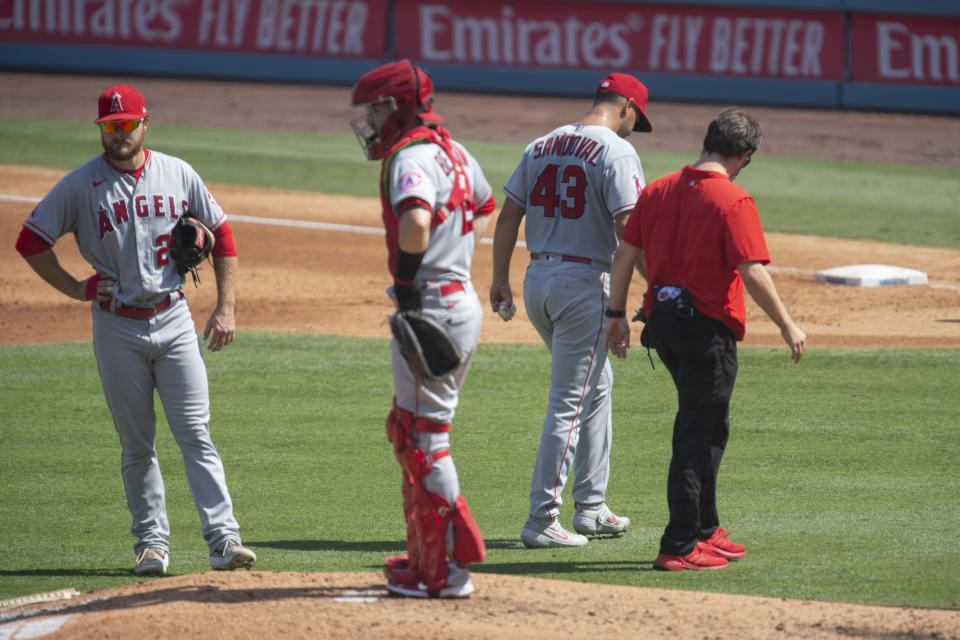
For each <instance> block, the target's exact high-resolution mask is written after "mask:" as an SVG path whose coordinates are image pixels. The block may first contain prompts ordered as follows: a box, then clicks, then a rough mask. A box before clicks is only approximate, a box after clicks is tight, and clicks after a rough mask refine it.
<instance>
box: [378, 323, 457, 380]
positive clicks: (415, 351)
mask: <svg viewBox="0 0 960 640" xmlns="http://www.w3.org/2000/svg"><path fill="white" fill-rule="evenodd" d="M390 332H391V333H392V334H393V337H394V339H395V340H396V341H397V346H398V347H399V348H400V353H401V354H402V355H403V357H404V359H405V360H406V361H407V363H408V364H409V365H410V368H411V369H412V370H413V373H414V375H416V376H417V378H418V379H420V380H438V379H440V378H442V377H443V376H445V375H447V374H448V373H450V372H451V371H453V370H454V369H456V368H457V367H458V366H460V363H461V362H462V361H463V354H462V353H461V352H460V347H459V346H457V343H456V342H454V340H453V338H451V337H450V334H449V333H447V330H446V329H444V328H443V326H442V325H440V324H439V323H438V322H437V321H436V320H433V319H432V318H429V317H427V316H426V315H424V314H423V313H421V312H420V311H397V312H396V313H394V314H393V315H392V316H390Z"/></svg>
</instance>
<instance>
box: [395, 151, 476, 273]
mask: <svg viewBox="0 0 960 640" xmlns="http://www.w3.org/2000/svg"><path fill="white" fill-rule="evenodd" d="M450 147H451V151H452V152H453V153H456V154H459V155H460V158H459V162H460V166H462V167H463V169H464V171H465V174H466V179H467V181H468V182H469V188H470V190H471V193H472V194H473V201H474V203H476V205H478V206H479V205H481V204H483V203H484V202H485V201H487V200H489V199H490V196H491V195H492V193H493V190H492V189H491V187H490V183H489V182H487V179H486V177H485V176H484V175H483V170H481V169H480V165H479V164H478V163H477V161H476V159H474V157H473V156H471V155H470V153H469V152H468V151H467V150H466V149H465V148H464V147H463V145H461V144H459V143H458V142H456V141H454V140H451V141H450ZM453 179H454V173H453V168H452V167H451V166H450V160H449V159H448V158H447V154H446V153H444V151H443V149H441V148H440V147H439V146H437V145H435V144H414V145H411V146H408V147H405V148H404V149H401V150H400V151H399V152H397V154H396V156H395V157H394V158H393V162H392V164H391V165H390V177H389V185H390V204H391V205H392V206H394V207H396V205H397V203H399V202H402V201H403V200H406V199H407V198H418V199H420V200H422V201H424V202H425V203H426V204H427V205H428V206H429V208H430V209H431V210H432V211H437V210H438V209H440V208H441V207H443V206H444V205H445V204H446V203H447V201H448V200H449V199H450V194H451V192H452V190H453ZM441 215H445V219H444V220H443V221H442V222H440V221H439V220H438V217H439V216H437V215H435V216H434V226H433V228H432V229H431V230H430V244H429V245H428V247H427V252H426V254H425V255H424V256H423V262H422V263H421V265H420V270H419V271H418V272H417V278H418V279H422V280H458V281H463V280H469V279H470V263H471V261H472V260H473V250H474V247H475V246H476V241H475V239H474V235H473V233H472V231H473V211H467V210H465V209H460V210H458V211H453V212H446V213H445V214H441Z"/></svg>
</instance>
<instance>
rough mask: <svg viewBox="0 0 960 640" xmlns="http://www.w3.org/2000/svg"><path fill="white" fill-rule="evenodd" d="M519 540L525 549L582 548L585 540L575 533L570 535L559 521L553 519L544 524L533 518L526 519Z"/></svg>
mask: <svg viewBox="0 0 960 640" xmlns="http://www.w3.org/2000/svg"><path fill="white" fill-rule="evenodd" d="M520 540H521V541H522V542H523V546H525V547H526V548H527V549H549V548H557V547H583V546H585V545H586V544H587V538H586V537H585V536H581V535H579V534H576V533H570V532H569V531H567V530H566V529H564V528H563V527H561V526H560V521H559V520H557V519H556V518H554V519H553V520H551V521H550V522H549V523H547V524H544V523H543V521H538V520H536V519H534V518H528V519H527V524H525V525H524V527H523V530H522V531H521V532H520Z"/></svg>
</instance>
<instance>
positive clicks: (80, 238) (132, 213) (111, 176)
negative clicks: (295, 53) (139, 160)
mask: <svg viewBox="0 0 960 640" xmlns="http://www.w3.org/2000/svg"><path fill="white" fill-rule="evenodd" d="M187 209H189V211H190V215H192V216H193V217H195V218H197V219H198V220H200V221H201V222H203V223H205V224H206V225H207V226H208V227H210V228H211V229H216V228H217V227H219V226H220V225H222V224H223V221H224V220H226V216H225V215H224V213H223V210H222V209H221V208H220V205H218V204H217V203H216V201H215V200H214V199H213V197H212V196H211V195H210V193H209V191H207V188H206V187H205V186H204V184H203V180H201V179H200V176H199V175H197V173H196V171H194V170H193V168H192V167H190V165H189V164H187V163H186V162H184V161H183V160H180V159H179V158H175V157H173V156H168V155H166V154H163V153H160V152H157V151H149V152H147V159H146V162H145V163H144V166H143V170H142V172H141V173H140V175H139V177H136V176H134V175H133V174H132V173H129V172H126V171H122V170H120V169H117V168H115V167H114V166H112V165H111V164H110V163H109V162H107V160H106V159H105V158H104V157H103V156H102V155H101V156H97V157H95V158H92V159H91V160H89V161H88V162H87V163H86V164H84V165H83V166H81V167H79V168H77V169H75V170H73V171H71V172H70V173H69V174H67V175H66V176H65V177H64V178H63V179H62V180H60V182H59V183H57V185H56V186H55V187H54V188H53V189H52V190H51V191H50V193H49V194H47V196H46V197H45V198H44V199H43V200H41V201H40V204H38V205H37V208H36V209H35V210H34V211H33V213H32V214H30V218H29V219H28V220H27V221H26V222H25V223H24V225H25V226H26V227H28V228H29V229H31V230H32V231H34V232H36V233H37V234H38V235H40V236H41V237H42V238H43V239H44V240H46V241H47V242H49V243H50V244H51V245H52V244H53V243H54V242H56V240H57V239H58V238H59V237H61V236H63V235H65V234H67V233H73V234H74V235H75V236H76V240H77V246H78V247H79V249H80V254H81V255H82V256H83V257H84V259H86V261H87V262H89V263H90V265H91V266H92V267H93V268H94V269H96V270H97V271H98V272H100V273H103V274H106V275H108V276H110V277H111V278H114V279H116V280H117V284H116V285H115V286H114V289H113V295H114V298H115V300H116V301H117V302H119V303H122V304H127V305H134V306H150V305H152V304H155V303H156V302H157V301H159V300H162V299H163V297H164V296H166V295H168V294H169V293H170V292H172V291H176V290H177V289H179V288H180V286H181V285H182V284H183V282H184V278H183V276H181V275H179V274H178V273H177V270H176V268H174V265H173V260H172V258H171V257H170V232H171V231H172V230H173V226H174V224H176V221H177V219H178V218H179V217H180V216H181V215H183V213H184V212H185V211H186V210H187Z"/></svg>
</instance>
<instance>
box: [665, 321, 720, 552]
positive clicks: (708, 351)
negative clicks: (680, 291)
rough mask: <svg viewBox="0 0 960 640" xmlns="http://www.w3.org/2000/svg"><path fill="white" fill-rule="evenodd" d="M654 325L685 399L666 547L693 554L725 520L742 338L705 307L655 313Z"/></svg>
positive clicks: (676, 430)
mask: <svg viewBox="0 0 960 640" xmlns="http://www.w3.org/2000/svg"><path fill="white" fill-rule="evenodd" d="M647 324H648V328H649V334H650V336H649V337H650V339H651V342H652V346H654V347H656V349H657V354H658V355H659V356H660V359H661V360H663V363H664V364H665V365H666V367H667V369H668V370H669V371H670V375H672V376H673V382H674V384H675V385H676V387H677V401H678V410H677V417H676V419H675V420H674V423H673V457H672V458H671V460H670V472H669V475H668V477H667V504H668V505H669V507H670V523H669V524H668V525H667V528H666V530H665V531H664V533H663V537H662V538H661V539H660V553H666V554H670V555H686V554H688V553H690V551H692V550H693V548H694V546H695V545H696V543H697V540H700V539H704V538H708V537H710V536H711V535H712V534H713V532H714V531H715V530H716V529H717V527H718V526H719V525H720V520H719V516H718V514H717V472H718V471H719V469H720V459H721V458H722V457H723V452H724V450H725V449H726V447H727V438H728V437H729V435H730V419H729V408H730V396H731V395H732V394H733V384H734V381H735V380H736V377H737V343H736V341H735V340H734V337H733V332H732V331H730V329H728V328H727V327H726V326H725V325H724V324H722V323H721V322H719V321H717V320H714V319H713V318H710V317H708V316H705V315H703V314H702V313H700V312H696V313H695V314H694V315H693V317H690V318H678V317H676V316H674V315H672V314H671V315H665V314H662V313H657V312H654V313H653V314H651V317H650V319H649V321H648V323H647Z"/></svg>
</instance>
